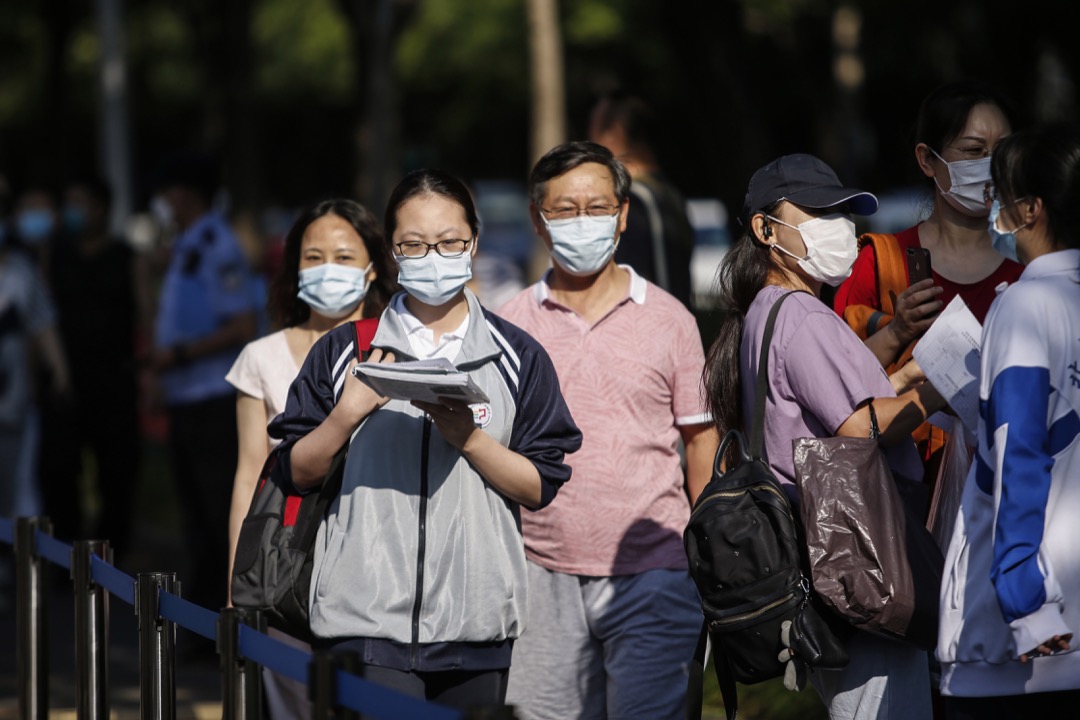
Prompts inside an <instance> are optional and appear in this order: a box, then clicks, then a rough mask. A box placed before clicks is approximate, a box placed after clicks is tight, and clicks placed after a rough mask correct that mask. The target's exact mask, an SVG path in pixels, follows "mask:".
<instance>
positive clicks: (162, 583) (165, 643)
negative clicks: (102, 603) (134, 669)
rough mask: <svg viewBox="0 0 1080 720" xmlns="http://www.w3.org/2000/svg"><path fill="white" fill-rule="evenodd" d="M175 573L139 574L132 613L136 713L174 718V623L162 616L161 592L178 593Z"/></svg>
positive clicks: (150, 718)
mask: <svg viewBox="0 0 1080 720" xmlns="http://www.w3.org/2000/svg"><path fill="white" fill-rule="evenodd" d="M178 585H179V583H177V582H176V573H139V578H138V580H137V582H136V585H135V616H136V617H137V618H138V620H139V716H140V717H141V718H143V720H175V718H176V625H175V624H174V623H173V622H172V621H170V620H165V619H164V618H162V617H161V613H160V601H159V600H160V594H161V592H170V593H175V592H177V590H178V589H179V588H178Z"/></svg>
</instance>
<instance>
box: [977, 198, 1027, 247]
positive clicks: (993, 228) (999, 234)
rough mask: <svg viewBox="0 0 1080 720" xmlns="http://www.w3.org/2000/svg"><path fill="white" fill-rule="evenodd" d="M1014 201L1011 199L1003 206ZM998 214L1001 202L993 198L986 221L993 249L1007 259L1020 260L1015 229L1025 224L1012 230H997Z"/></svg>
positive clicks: (1022, 226)
mask: <svg viewBox="0 0 1080 720" xmlns="http://www.w3.org/2000/svg"><path fill="white" fill-rule="evenodd" d="M1022 199H1023V198H1021V200H1022ZM1015 202H1018V201H1017V200H1013V202H1011V203H1009V204H1008V205H1006V206H1005V207H1008V206H1009V205H1012V204H1013V203H1015ZM1000 214H1001V204H1000V203H999V202H998V201H997V200H996V199H995V200H994V202H993V203H992V204H991V205H990V215H989V216H987V222H988V223H989V225H988V227H987V230H989V232H990V241H991V242H992V243H993V245H994V250H996V251H997V252H998V254H999V255H1002V256H1004V257H1006V258H1008V259H1009V260H1012V261H1013V262H1020V259H1019V258H1018V257H1017V255H1016V231H1017V230H1020V229H1021V228H1025V227H1027V225H1021V226H1020V227H1017V228H1013V229H1012V230H1004V231H1002V230H998V229H997V220H998V215H1000Z"/></svg>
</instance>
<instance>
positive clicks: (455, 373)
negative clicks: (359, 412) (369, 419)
mask: <svg viewBox="0 0 1080 720" xmlns="http://www.w3.org/2000/svg"><path fill="white" fill-rule="evenodd" d="M353 375H354V376H356V377H357V378H359V379H360V380H361V381H362V382H364V383H366V384H367V385H368V386H369V387H371V389H372V390H374V391H375V392H377V393H379V394H380V395H382V396H384V397H388V398H393V399H395V400H420V401H423V402H439V401H440V400H442V399H444V398H451V399H454V400H463V401H464V402H467V403H469V404H472V403H486V402H488V396H487V395H486V394H484V391H483V390H481V389H480V386H478V385H477V384H476V383H475V382H473V379H472V378H471V377H470V376H469V373H467V372H463V371H461V370H458V369H457V368H456V367H454V364H453V363H452V362H450V361H449V360H447V359H446V358H435V359H434V360H412V361H408V362H399V363H358V364H357V365H355V366H354V367H353Z"/></svg>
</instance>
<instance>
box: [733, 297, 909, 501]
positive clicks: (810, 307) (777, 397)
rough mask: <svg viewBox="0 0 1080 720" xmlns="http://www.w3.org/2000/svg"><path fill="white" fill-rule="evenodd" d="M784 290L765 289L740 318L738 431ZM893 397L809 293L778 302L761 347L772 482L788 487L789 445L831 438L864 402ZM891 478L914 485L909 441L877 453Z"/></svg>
mask: <svg viewBox="0 0 1080 720" xmlns="http://www.w3.org/2000/svg"><path fill="white" fill-rule="evenodd" d="M786 292H788V291H787V290H786V289H785V288H782V287H779V286H776V285H767V286H766V287H764V288H763V289H762V290H761V291H760V292H759V293H758V294H757V297H756V298H754V302H753V303H751V304H750V309H749V311H748V312H747V313H746V324H745V325H744V326H743V336H742V346H741V347H740V348H739V367H740V369H741V375H742V379H741V382H742V401H743V408H744V413H743V415H744V424H745V428H744V431H745V432H746V435H747V439H749V437H750V427H751V425H752V423H753V420H754V417H753V416H754V383H755V382H756V380H757V368H758V359H759V357H760V354H761V340H762V335H764V334H765V322H766V321H767V320H768V317H769V311H770V310H771V309H772V306H773V303H775V302H776V301H777V300H778V299H779V298H780V297H781V296H782V295H783V294H784V293H786ZM879 397H896V393H895V392H894V391H893V388H892V383H890V382H889V378H888V376H887V375H886V374H885V370H884V369H883V368H882V367H881V363H879V362H878V360H877V358H876V357H875V356H874V354H873V353H872V352H870V350H869V349H868V348H867V347H866V346H865V345H864V344H863V342H862V341H861V340H860V339H859V337H858V336H857V335H856V334H855V333H854V332H853V331H852V330H851V329H850V328H849V327H848V326H847V324H845V323H844V321H843V320H842V319H841V318H840V316H839V315H837V314H836V313H835V312H833V311H832V310H831V309H830V308H829V307H827V306H826V305H825V304H824V303H822V302H821V301H820V300H818V299H817V298H816V297H814V296H813V295H810V294H809V293H795V294H794V295H792V296H791V297H789V298H788V299H787V300H785V301H784V304H783V306H782V307H781V308H780V315H779V316H778V317H777V318H776V327H775V329H774V330H773V338H772V343H771V345H770V347H769V391H768V395H767V396H766V398H765V457H766V459H767V460H768V463H769V466H770V467H771V468H772V470H773V472H774V473H775V474H776V477H777V479H778V480H780V482H782V483H785V484H794V483H795V461H794V457H793V454H792V449H791V441H792V440H795V439H797V438H804V437H818V438H820V437H832V436H834V435H836V430H837V429H838V428H839V427H840V426H841V425H842V424H843V423H844V421H845V420H847V419H848V417H850V416H851V414H852V413H853V412H855V409H856V408H857V407H858V406H859V405H860V404H862V403H863V402H864V401H865V400H867V399H869V398H879ZM882 448H883V449H884V451H885V457H886V459H887V461H888V463H889V467H890V468H891V469H892V471H893V473H894V474H896V475H898V476H901V477H905V478H908V479H911V480H921V479H922V472H923V469H922V463H921V462H920V461H919V453H918V451H917V450H916V449H915V443H914V441H911V440H906V441H903V442H899V443H896V444H895V445H891V446H885V445H882Z"/></svg>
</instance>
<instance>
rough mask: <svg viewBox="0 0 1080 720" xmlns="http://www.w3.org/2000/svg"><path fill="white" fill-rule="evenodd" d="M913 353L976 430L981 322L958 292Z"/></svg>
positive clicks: (941, 391)
mask: <svg viewBox="0 0 1080 720" xmlns="http://www.w3.org/2000/svg"><path fill="white" fill-rule="evenodd" d="M912 354H913V355H914V356H915V360H916V361H917V362H918V363H919V367H921V368H922V370H923V372H924V373H926V379H927V380H929V381H930V383H931V384H932V385H933V386H934V387H935V388H936V389H937V391H938V392H939V393H941V395H942V397H944V398H945V401H946V402H948V403H949V407H951V408H952V409H953V412H955V413H956V415H957V417H959V418H960V421H961V422H962V423H964V426H965V427H966V428H967V429H968V431H969V432H970V433H975V432H977V431H978V425H979V365H980V362H981V359H982V325H980V324H979V321H978V320H976V319H975V316H974V315H972V314H971V311H970V310H969V309H968V306H967V305H965V304H964V301H963V300H961V299H960V296H959V295H957V296H956V297H954V298H953V299H952V302H950V303H949V304H948V305H947V306H946V307H945V309H944V310H943V311H942V312H941V315H940V316H938V318H937V320H935V321H934V324H933V325H931V326H930V329H929V330H927V331H926V334H924V335H923V336H922V338H921V339H920V340H919V342H918V344H917V345H916V346H915V350H914V352H913V353H912Z"/></svg>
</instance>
